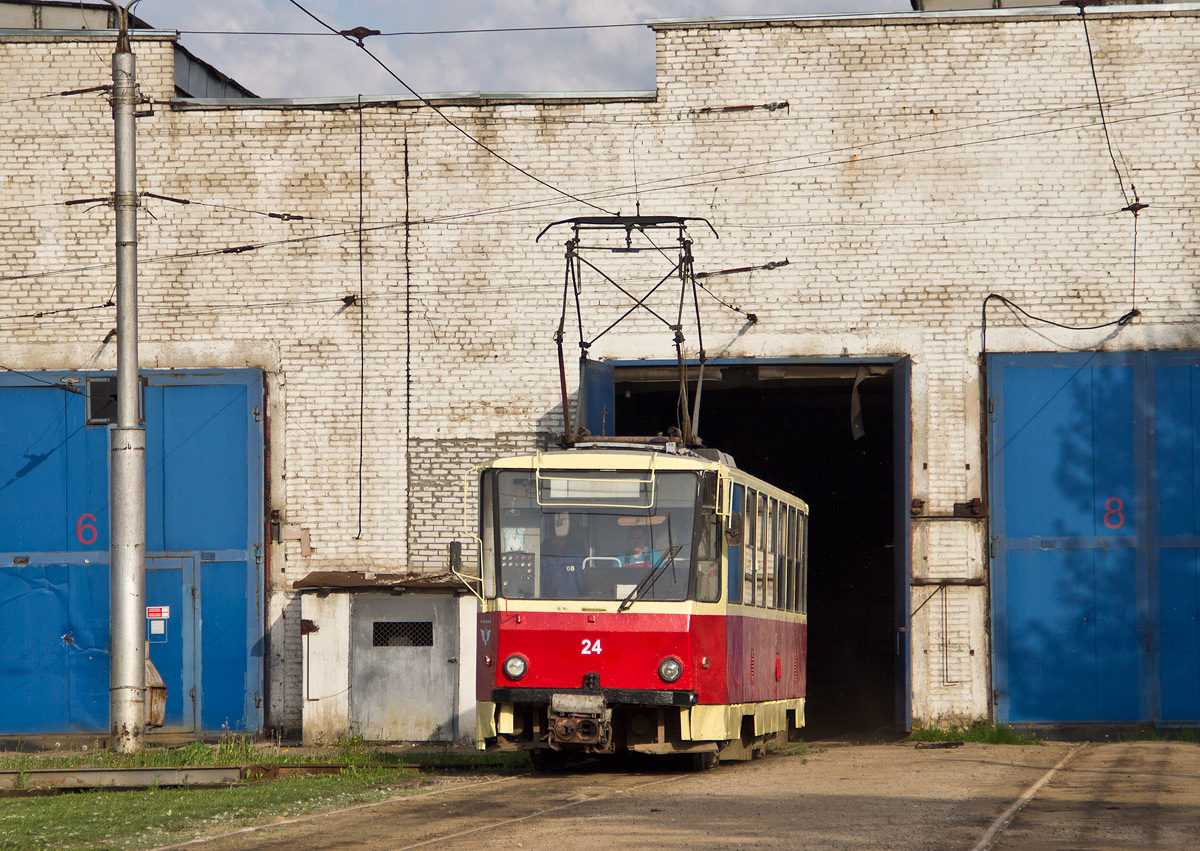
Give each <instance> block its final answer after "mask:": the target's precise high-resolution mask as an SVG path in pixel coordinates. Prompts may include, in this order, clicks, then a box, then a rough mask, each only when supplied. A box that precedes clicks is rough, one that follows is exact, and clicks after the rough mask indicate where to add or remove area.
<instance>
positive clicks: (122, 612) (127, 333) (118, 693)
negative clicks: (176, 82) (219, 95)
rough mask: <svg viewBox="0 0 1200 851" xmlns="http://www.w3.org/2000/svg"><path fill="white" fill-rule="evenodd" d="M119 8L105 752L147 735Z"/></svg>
mask: <svg viewBox="0 0 1200 851" xmlns="http://www.w3.org/2000/svg"><path fill="white" fill-rule="evenodd" d="M108 2H109V3H110V4H111V5H112V6H113V8H114V9H116V10H117V16H118V18H119V20H120V32H119V34H118V36H117V50H116V52H115V53H114V54H113V58H112V77H113V86H112V108H113V126H114V139H115V147H116V183H117V186H116V194H115V195H114V206H115V208H116V213H117V426H116V428H114V429H113V430H112V432H111V434H110V444H109V447H110V448H109V460H110V464H109V469H110V471H111V472H110V475H111V476H112V478H111V480H110V483H109V511H110V516H111V521H110V522H111V535H110V545H109V546H110V550H109V564H110V567H109V582H110V586H111V587H110V602H111V609H110V611H109V635H110V656H109V658H110V668H109V680H108V694H109V737H110V745H109V746H110V747H111V748H113V750H116V751H118V752H121V753H130V752H133V751H137V750H141V747H142V739H143V735H144V733H145V731H146V704H145V694H146V667H145V665H146V661H145V660H146V635H145V626H144V624H145V602H146V432H145V431H144V430H143V429H142V427H141V425H140V422H139V396H140V388H139V382H138V329H137V208H138V196H137V157H136V145H135V139H136V131H135V127H134V121H135V118H134V111H135V109H136V107H137V104H138V101H139V96H138V91H137V71H136V66H135V62H134V56H133V51H132V49H131V48H130V39H129V10H130V9H132V8H133V7H134V5H136V4H137V3H138V2H139V0H133V2H131V3H129V4H128V5H127V6H126V7H124V8H122V7H120V6H118V5H117V3H116V2H115V0H108Z"/></svg>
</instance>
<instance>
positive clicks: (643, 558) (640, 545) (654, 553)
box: [621, 526, 662, 568]
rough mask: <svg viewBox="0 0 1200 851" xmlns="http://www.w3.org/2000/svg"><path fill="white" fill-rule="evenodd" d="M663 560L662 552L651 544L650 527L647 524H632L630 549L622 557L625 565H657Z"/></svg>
mask: <svg viewBox="0 0 1200 851" xmlns="http://www.w3.org/2000/svg"><path fill="white" fill-rule="evenodd" d="M661 560H662V553H660V552H659V551H658V550H656V549H653V548H652V547H651V546H650V529H649V527H647V526H632V527H630V529H629V550H628V551H626V553H625V555H623V556H622V557H621V565H622V566H623V567H644V568H651V567H655V566H656V565H657V564H658V563H659V561H661Z"/></svg>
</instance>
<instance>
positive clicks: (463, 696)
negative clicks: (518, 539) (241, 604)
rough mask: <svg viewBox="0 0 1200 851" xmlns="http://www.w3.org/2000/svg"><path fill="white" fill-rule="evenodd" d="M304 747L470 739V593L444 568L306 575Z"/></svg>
mask: <svg viewBox="0 0 1200 851" xmlns="http://www.w3.org/2000/svg"><path fill="white" fill-rule="evenodd" d="M294 587H295V588H296V589H297V590H299V591H300V617H301V626H300V632H301V641H302V647H303V652H304V660H303V664H304V682H303V692H304V693H303V699H304V708H303V724H304V742H305V744H318V743H331V742H336V741H338V740H339V739H342V738H345V737H348V736H361V737H362V738H363V739H366V740H368V741H385V742H413V741H438V742H457V741H474V736H475V620H476V611H477V607H476V599H475V597H474V595H472V594H471V593H470V592H469V591H468V590H467V589H466V588H464V587H463V585H462V583H460V582H458V581H457V580H456V579H454V577H453V576H451V575H445V576H430V575H428V574H362V573H334V572H321V573H310V574H309V575H308V576H306V577H304V578H303V579H301V580H298V581H297V582H296V583H295V585H294Z"/></svg>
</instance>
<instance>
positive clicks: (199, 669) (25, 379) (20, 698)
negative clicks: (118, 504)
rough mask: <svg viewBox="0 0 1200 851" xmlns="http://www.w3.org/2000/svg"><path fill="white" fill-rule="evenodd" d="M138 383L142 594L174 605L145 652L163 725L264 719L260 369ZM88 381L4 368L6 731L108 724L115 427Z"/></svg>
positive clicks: (1, 578) (254, 726) (1, 480)
mask: <svg viewBox="0 0 1200 851" xmlns="http://www.w3.org/2000/svg"><path fill="white" fill-rule="evenodd" d="M87 377H95V376H91V375H90V376H87ZM143 382H144V410H145V417H146V441H147V453H146V459H147V460H146V471H147V554H146V558H147V603H148V604H150V605H168V606H170V607H171V611H172V613H173V617H172V618H171V619H170V621H171V622H170V625H169V627H168V631H167V633H166V635H167V641H166V642H164V643H162V644H161V645H159V644H156V643H153V640H152V644H151V649H150V653H151V658H152V659H153V660H154V661H155V664H156V666H160V671H162V672H163V674H164V677H167V678H168V681H169V685H174V688H171V689H170V690H169V693H168V725H169V726H171V727H175V728H178V729H186V730H209V731H216V730H222V729H240V730H250V731H256V730H260V729H261V728H262V706H261V703H262V700H261V696H262V677H263V672H262V622H263V619H262V564H261V558H262V525H263V524H262V517H263V493H262V482H263V475H262V449H263V434H262V424H261V420H262V404H263V397H262V373H261V372H259V371H257V370H239V371H226V372H212V373H186V372H185V373H179V372H175V373H150V374H148V375H145V376H143ZM85 386H86V381H85V380H84V378H82V377H79V376H68V375H61V374H53V373H39V374H36V375H21V374H15V373H8V374H4V375H0V517H2V518H3V522H0V640H4V641H5V642H6V646H7V647H8V648H10V652H9V653H7V654H5V657H4V659H3V661H0V689H3V690H4V693H5V694H7V695H10V696H15V697H12V698H11V699H6V700H5V701H0V734H7V733H56V732H96V733H100V732H105V731H107V729H108V605H109V584H108V583H109V579H108V545H109V542H108V529H109V513H108V429H107V428H106V427H105V426H104V424H103V423H102V422H100V423H97V422H96V421H95V420H93V421H89V419H88V404H87V398H86V395H85V393H83V392H82V390H83V388H84V387H85ZM197 586H199V588H197ZM176 607H178V608H176ZM176 612H177V613H178V614H175V613H176ZM176 618H178V620H176ZM150 628H151V627H150V625H149V624H148V625H147V629H148V630H149V629H150ZM176 635H177V638H178V640H177V641H175V642H174V643H172V641H171V638H173V637H176ZM189 642H190V649H189ZM160 663H161V664H160ZM163 669H165V670H163ZM206 692H207V695H208V697H207V700H206V699H205V693H206ZM189 704H191V706H189Z"/></svg>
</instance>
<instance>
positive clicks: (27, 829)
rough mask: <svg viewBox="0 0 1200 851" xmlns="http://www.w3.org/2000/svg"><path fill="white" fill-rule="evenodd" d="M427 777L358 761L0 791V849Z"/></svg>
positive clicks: (316, 799) (293, 804)
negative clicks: (303, 770) (246, 774)
mask: <svg viewBox="0 0 1200 851" xmlns="http://www.w3.org/2000/svg"><path fill="white" fill-rule="evenodd" d="M429 782H430V781H429V780H428V778H423V777H419V776H417V775H415V774H412V773H408V774H402V773H399V772H397V771H396V770H395V769H382V768H373V769H368V768H354V769H348V770H347V771H345V772H343V773H342V775H341V776H308V777H291V778H285V779H282V780H276V781H273V782H269V783H251V784H246V785H242V786H232V787H228V788H221V789H149V790H146V791H137V792H99V791H89V792H73V793H67V794H62V795H55V796H52V797H36V798H6V799H0V849H4V851H9V849H13V851H16V850H17V849H45V848H56V849H64V851H65V850H66V849H84V848H86V849H136V848H151V847H154V846H158V845H164V844H169V843H172V842H181V841H184V840H186V839H190V838H192V837H196V836H201V835H204V834H211V833H222V832H225V831H227V830H234V829H237V828H239V827H245V826H247V825H252V824H258V823H264V822H270V821H272V820H274V819H276V818H280V817H282V818H288V817H294V816H298V815H303V814H306V813H311V812H317V811H321V810H332V809H338V808H340V807H347V806H351V805H353V804H357V803H363V802H368V801H378V800H382V799H384V798H387V797H391V796H393V795H398V794H402V793H405V792H415V791H418V790H419V789H420V788H421V787H422V786H423V785H426V784H428V783H429Z"/></svg>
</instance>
